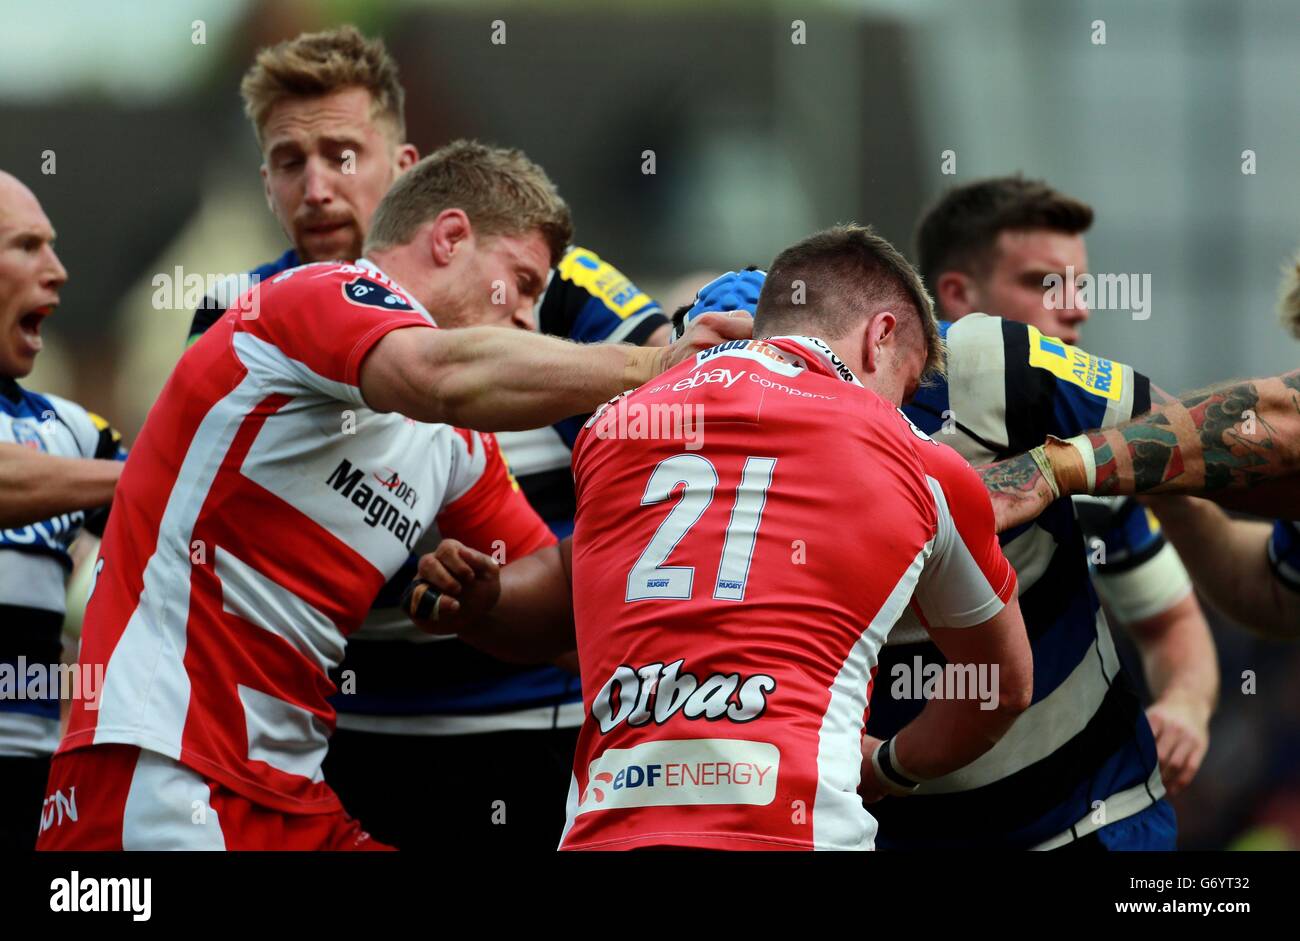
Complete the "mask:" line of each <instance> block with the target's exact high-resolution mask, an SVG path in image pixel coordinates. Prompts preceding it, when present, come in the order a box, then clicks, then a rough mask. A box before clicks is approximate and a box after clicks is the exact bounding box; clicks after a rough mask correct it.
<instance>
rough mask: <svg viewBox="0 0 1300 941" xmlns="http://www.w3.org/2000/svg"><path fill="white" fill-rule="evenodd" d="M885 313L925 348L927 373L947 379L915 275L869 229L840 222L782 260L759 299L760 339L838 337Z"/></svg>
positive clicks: (930, 308)
mask: <svg viewBox="0 0 1300 941" xmlns="http://www.w3.org/2000/svg"><path fill="white" fill-rule="evenodd" d="M882 310H892V311H893V312H894V314H895V315H896V316H897V318H898V323H899V330H900V331H901V332H902V333H903V335H907V334H913V335H914V337H915V338H916V340H917V341H918V342H921V343H924V345H925V351H926V352H925V369H924V370H923V372H922V376H923V377H925V378H928V377H931V376H938V375H942V374H943V368H944V352H943V340H942V339H941V338H940V336H939V324H938V322H937V321H936V320H935V319H934V304H933V303H932V302H931V300H930V295H929V294H927V293H926V291H925V285H924V284H922V283H921V278H920V277H919V276H918V275H917V273H916V270H915V269H914V268H913V267H912V266H911V264H909V263H908V261H907V259H906V258H904V257H903V256H902V255H901V254H900V253H899V251H898V249H896V248H894V246H893V245H891V244H890V243H889V241H888V239H884V238H881V237H880V236H879V235H877V234H876V233H875V232H873V231H872V230H871V227H870V226H860V225H837V226H834V227H833V228H830V229H826V230H824V231H822V232H818V233H816V234H815V235H811V236H809V237H808V238H806V239H804V240H803V241H802V242H798V243H796V244H794V245H791V246H790V247H789V248H787V249H785V251H783V252H781V254H779V255H777V256H776V260H775V261H773V262H772V266H771V268H769V269H768V272H767V279H766V280H765V281H764V282H763V290H762V292H761V293H760V294H759V296H758V308H757V309H756V310H755V312H754V335H755V336H776V335H779V334H785V333H792V332H795V331H804V332H815V333H816V334H817V335H818V336H820V337H823V338H825V339H827V340H835V339H839V338H840V337H842V336H844V335H845V334H847V333H848V332H849V331H850V330H852V329H853V328H854V327H855V326H856V325H857V324H858V323H859V322H860V321H861V319H862V317H864V316H869V315H872V314H875V313H877V312H879V311H882ZM909 314H910V316H909Z"/></svg>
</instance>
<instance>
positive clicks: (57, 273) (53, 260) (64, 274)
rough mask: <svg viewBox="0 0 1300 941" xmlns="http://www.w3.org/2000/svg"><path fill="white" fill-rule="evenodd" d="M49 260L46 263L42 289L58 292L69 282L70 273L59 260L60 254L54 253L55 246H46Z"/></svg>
mask: <svg viewBox="0 0 1300 941" xmlns="http://www.w3.org/2000/svg"><path fill="white" fill-rule="evenodd" d="M46 251H47V252H48V253H49V258H48V259H47V260H46V263H45V272H44V275H43V277H42V278H41V287H43V288H46V289H47V290H50V291H57V290H58V289H59V288H61V287H62V286H63V285H64V284H66V283H67V281H68V271H67V269H66V268H64V267H63V262H62V261H60V260H59V256H58V254H57V253H56V252H55V251H54V248H53V246H46Z"/></svg>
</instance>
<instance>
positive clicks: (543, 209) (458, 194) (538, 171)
mask: <svg viewBox="0 0 1300 941" xmlns="http://www.w3.org/2000/svg"><path fill="white" fill-rule="evenodd" d="M444 209H460V210H463V211H464V213H465V215H466V216H468V217H469V221H470V225H472V226H473V227H474V230H475V232H477V233H478V234H480V235H522V234H523V233H525V232H531V231H533V230H534V229H536V230H539V231H540V232H541V233H542V236H543V238H545V239H546V244H547V246H548V247H549V248H550V250H551V266H552V267H554V266H555V265H557V264H559V261H560V258H561V256H562V255H563V254H564V250H565V248H566V247H567V246H568V244H569V242H570V241H571V240H572V238H573V221H572V219H571V217H570V215H569V207H568V206H567V205H566V204H565V202H564V200H563V199H561V198H560V194H559V192H557V191H556V189H555V184H554V183H552V182H551V179H550V177H548V176H547V175H546V171H545V170H543V169H542V168H541V167H539V166H538V165H537V164H535V163H533V162H532V161H531V160H529V159H528V157H527V156H525V155H524V153H523V151H521V150H508V149H506V148H504V147H489V146H487V145H486V144H480V143H478V142H477V141H468V140H458V141H453V142H452V143H450V144H448V145H447V146H446V147H443V148H441V149H439V150H436V151H434V152H433V153H431V154H429V156H427V157H425V158H424V159H423V160H421V161H420V162H419V163H417V164H416V165H415V166H413V167H411V169H409V170H407V171H406V172H405V173H403V174H402V175H401V176H400V177H398V178H397V182H395V183H394V184H393V186H392V188H391V189H390V190H389V191H388V195H386V196H385V197H384V198H383V200H382V201H381V202H380V203H379V206H378V208H376V209H375V216H374V219H373V220H372V221H371V223H370V235H369V236H368V237H367V239H366V246H365V251H366V252H367V253H369V252H370V251H372V250H376V249H383V248H388V247H390V246H392V245H404V244H405V243H407V242H409V241H410V240H411V237H412V236H413V235H414V234H415V230H416V229H418V228H419V227H420V226H422V225H423V224H424V223H426V222H429V221H430V220H432V219H435V218H437V216H438V213H440V212H442V211H443V210H444Z"/></svg>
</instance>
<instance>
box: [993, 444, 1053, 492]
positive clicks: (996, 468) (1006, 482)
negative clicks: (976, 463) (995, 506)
mask: <svg viewBox="0 0 1300 941" xmlns="http://www.w3.org/2000/svg"><path fill="white" fill-rule="evenodd" d="M977 469H978V471H979V474H980V476H981V477H982V478H984V486H985V487H987V488H988V489H989V490H990V491H993V492H997V493H1005V494H1012V495H1014V494H1018V493H1029V492H1032V491H1033V490H1034V489H1035V487H1036V485H1039V484H1041V483H1043V475H1042V473H1041V472H1040V471H1039V470H1038V465H1037V464H1035V463H1034V459H1033V458H1032V457H1030V456H1029V455H1028V454H1019V455H1017V456H1016V457H1013V458H1009V459H1008V460H1005V461H1002V462H1001V463H999V464H990V465H988V466H986V467H980V468H977Z"/></svg>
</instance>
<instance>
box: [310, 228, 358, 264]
mask: <svg viewBox="0 0 1300 941" xmlns="http://www.w3.org/2000/svg"><path fill="white" fill-rule="evenodd" d="M294 248H296V249H297V250H298V257H299V258H301V259H302V261H303V263H304V264H311V263H313V262H318V261H355V260H356V259H357V258H359V257H360V256H361V238H360V233H359V232H357V230H356V228H355V227H354V226H351V225H344V226H339V227H337V228H333V229H326V230H323V231H320V230H318V231H310V230H308V231H304V232H299V233H298V238H297V239H296V240H295V242H294Z"/></svg>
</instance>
